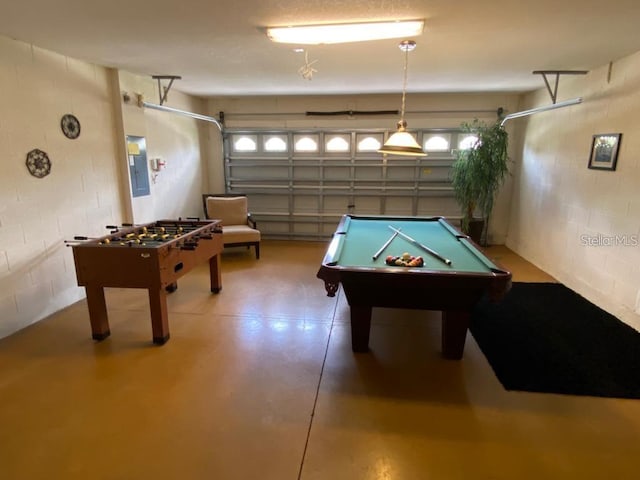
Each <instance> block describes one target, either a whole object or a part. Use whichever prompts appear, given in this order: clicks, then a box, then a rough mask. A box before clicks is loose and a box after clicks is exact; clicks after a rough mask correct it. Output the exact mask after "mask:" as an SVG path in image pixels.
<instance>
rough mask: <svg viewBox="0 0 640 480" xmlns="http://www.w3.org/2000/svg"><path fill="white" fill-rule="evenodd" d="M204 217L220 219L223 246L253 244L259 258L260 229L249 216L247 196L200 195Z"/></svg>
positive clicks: (247, 245) (248, 245) (249, 245)
mask: <svg viewBox="0 0 640 480" xmlns="http://www.w3.org/2000/svg"><path fill="white" fill-rule="evenodd" d="M202 204H203V207H204V215H205V218H213V219H219V220H221V221H222V241H223V242H224V246H225V247H238V246H245V245H246V247H247V248H249V247H251V246H253V247H254V248H255V250H256V259H258V258H260V230H258V229H257V224H256V222H255V221H254V220H253V218H251V213H249V210H248V202H247V196H246V195H242V194H214V193H205V194H203V195H202Z"/></svg>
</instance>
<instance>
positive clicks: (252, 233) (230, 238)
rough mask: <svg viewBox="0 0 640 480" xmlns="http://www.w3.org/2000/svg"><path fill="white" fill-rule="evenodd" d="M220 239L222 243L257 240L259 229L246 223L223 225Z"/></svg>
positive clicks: (258, 238)
mask: <svg viewBox="0 0 640 480" xmlns="http://www.w3.org/2000/svg"><path fill="white" fill-rule="evenodd" d="M222 241H223V242H224V243H247V242H259V241H260V231H259V230H256V229H254V228H251V227H249V226H247V225H229V226H223V227H222Z"/></svg>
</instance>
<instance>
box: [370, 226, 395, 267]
mask: <svg viewBox="0 0 640 480" xmlns="http://www.w3.org/2000/svg"><path fill="white" fill-rule="evenodd" d="M399 233H400V229H398V230H397V231H396V232H395V233H394V234H393V235H391V237H390V238H389V240H387V241H386V242H384V245H382V246H381V247H380V250H378V251H377V252H376V253H374V254H373V259H374V260H377V259H378V257H379V256H380V255H382V252H384V249H385V248H387V247H388V246H389V244H390V243H391V242H393V239H394V238H396V237H397V236H398V234H399Z"/></svg>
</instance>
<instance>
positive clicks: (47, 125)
mask: <svg viewBox="0 0 640 480" xmlns="http://www.w3.org/2000/svg"><path fill="white" fill-rule="evenodd" d="M126 89H131V90H135V91H139V92H142V93H145V95H146V97H147V98H146V100H147V101H150V102H153V103H157V99H158V96H157V86H156V83H155V81H153V80H152V79H151V78H150V77H149V78H145V77H139V76H135V75H131V74H128V73H126V72H117V71H114V70H111V69H108V68H104V67H100V66H96V65H92V64H89V63H86V62H82V61H79V60H75V59H73V58H69V57H65V56H63V55H59V54H57V53H53V52H50V51H47V50H43V49H40V48H38V47H35V46H32V45H29V44H26V43H23V42H18V41H15V40H11V39H9V38H6V37H0V338H1V337H4V336H6V335H9V334H11V333H13V332H15V331H17V330H19V329H21V328H24V327H26V326H27V325H29V324H31V323H34V322H36V321H39V320H41V319H43V318H45V317H46V316H48V315H50V314H52V313H54V312H55V311H57V310H60V309H61V308H64V307H66V306H68V305H70V304H71V303H74V302H75V301H77V300H80V299H81V298H83V297H84V295H85V293H84V289H83V288H80V287H78V286H77V281H76V275H75V266H74V263H73V254H72V250H71V249H70V248H66V247H65V243H64V241H65V240H70V239H72V238H73V237H74V236H75V235H85V236H89V237H91V236H100V235H104V234H106V233H107V231H106V229H105V226H106V225H110V224H121V223H123V222H125V221H129V222H130V221H136V222H143V221H153V220H156V219H159V218H176V217H187V216H202V206H201V205H202V204H201V194H202V193H204V192H206V191H209V187H208V174H207V164H208V157H209V155H210V149H211V146H210V139H209V136H210V134H211V132H210V131H209V128H208V125H207V124H202V123H201V122H198V121H196V120H194V119H191V118H188V117H184V118H183V117H179V116H176V115H173V114H168V113H164V112H157V111H150V110H143V109H141V108H139V107H137V106H135V105H123V104H122V96H121V91H122V90H126ZM167 105H170V106H173V107H175V108H180V109H184V110H189V111H196V112H197V111H200V112H201V113H204V110H205V108H206V102H205V101H203V100H198V99H194V98H192V97H189V96H187V95H184V94H181V93H180V92H178V91H171V92H170V94H169V102H167ZM66 113H72V114H74V115H75V116H76V117H78V119H79V120H80V123H81V134H80V136H79V137H78V138H77V139H75V140H70V139H68V138H66V137H65V136H64V135H63V133H62V131H61V129H60V119H61V117H62V116H63V115H64V114H66ZM126 134H132V135H142V136H145V137H146V139H147V149H148V153H149V158H152V157H159V158H162V159H163V160H165V161H166V163H167V167H166V169H165V170H164V171H162V172H161V173H160V174H159V175H158V177H157V179H156V183H155V184H152V185H151V195H149V196H147V197H143V198H142V199H136V201H135V202H134V201H133V199H132V198H131V195H130V188H129V183H128V182H129V179H128V175H129V172H128V166H127V158H126V154H125V152H126V151H125V142H124V136H125V135H126ZM34 148H38V149H40V150H43V151H45V152H47V154H48V155H49V158H50V159H51V162H52V169H51V173H50V174H49V175H48V176H46V177H44V178H41V179H38V178H35V177H33V176H31V175H30V174H29V172H28V171H27V168H26V166H25V160H26V155H27V153H28V152H29V151H30V150H32V149H34ZM87 332H89V324H88V322H87Z"/></svg>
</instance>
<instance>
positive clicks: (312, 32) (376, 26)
mask: <svg viewBox="0 0 640 480" xmlns="http://www.w3.org/2000/svg"><path fill="white" fill-rule="evenodd" d="M423 29H424V20H402V21H400V20H399V21H386V22H366V23H338V24H326V25H300V26H291V27H267V36H268V37H269V38H270V39H271V40H272V41H274V42H278V43H295V44H299V45H320V44H330V43H347V42H364V41H367V40H381V39H385V38H402V37H404V38H406V37H415V36H417V35H421V34H422V30H423Z"/></svg>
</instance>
